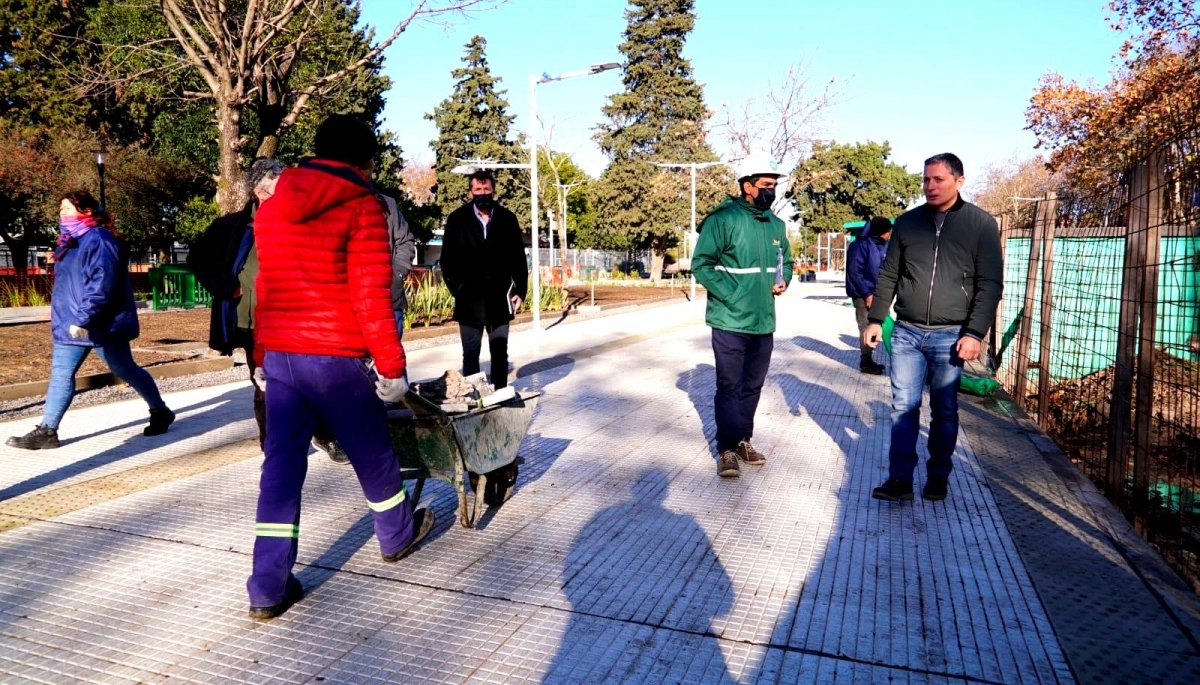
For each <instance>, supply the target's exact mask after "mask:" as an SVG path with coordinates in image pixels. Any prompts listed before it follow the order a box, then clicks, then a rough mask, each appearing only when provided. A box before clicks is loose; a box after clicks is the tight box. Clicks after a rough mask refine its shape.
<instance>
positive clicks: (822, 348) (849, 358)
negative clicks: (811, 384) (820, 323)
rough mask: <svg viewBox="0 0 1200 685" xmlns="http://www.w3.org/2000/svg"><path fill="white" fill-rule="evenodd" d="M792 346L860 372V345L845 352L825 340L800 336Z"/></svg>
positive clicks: (794, 339) (793, 341)
mask: <svg viewBox="0 0 1200 685" xmlns="http://www.w3.org/2000/svg"><path fill="white" fill-rule="evenodd" d="M792 344H793V345H795V346H796V347H799V348H801V349H804V350H811V351H813V352H816V353H817V354H819V355H821V356H822V357H827V358H829V359H832V360H833V361H835V362H838V363H839V364H844V365H845V366H846V367H848V368H851V369H854V370H855V371H858V345H857V344H855V345H852V347H853V348H854V349H850V350H844V349H842V348H840V347H834V346H833V345H830V344H829V343H827V342H825V341H824V340H817V339H816V338H810V337H808V336H806V335H798V336H796V337H794V338H792Z"/></svg>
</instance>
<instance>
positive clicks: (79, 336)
mask: <svg viewBox="0 0 1200 685" xmlns="http://www.w3.org/2000/svg"><path fill="white" fill-rule="evenodd" d="M67 333H69V334H70V335H71V337H72V338H75V339H76V340H84V339H85V338H87V337H88V336H87V329H86V328H80V327H79V326H76V325H75V324H71V325H70V326H67Z"/></svg>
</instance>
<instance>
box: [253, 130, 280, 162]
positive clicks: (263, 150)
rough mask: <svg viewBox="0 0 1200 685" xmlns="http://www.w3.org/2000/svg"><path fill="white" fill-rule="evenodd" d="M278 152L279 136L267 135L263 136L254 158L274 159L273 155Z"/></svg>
mask: <svg viewBox="0 0 1200 685" xmlns="http://www.w3.org/2000/svg"><path fill="white" fill-rule="evenodd" d="M278 151H279V136H277V135H269V136H264V137H263V139H262V142H261V143H259V144H258V151H257V152H255V153H254V157H255V158H256V159H257V158H259V157H265V158H268V159H271V158H274V157H275V153H276V152H278Z"/></svg>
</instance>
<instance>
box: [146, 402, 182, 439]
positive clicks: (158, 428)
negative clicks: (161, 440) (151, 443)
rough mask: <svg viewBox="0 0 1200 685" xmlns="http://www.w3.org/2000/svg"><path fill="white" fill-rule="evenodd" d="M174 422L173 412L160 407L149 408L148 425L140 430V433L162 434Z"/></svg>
mask: <svg viewBox="0 0 1200 685" xmlns="http://www.w3.org/2000/svg"><path fill="white" fill-rule="evenodd" d="M174 422H175V412H173V411H171V410H170V409H167V408H166V407H162V408H160V409H151V410H150V425H149V426H146V429H145V430H143V431H142V435H162V434H163V433H166V432H167V429H168V428H170V427H171V424H172V423H174Z"/></svg>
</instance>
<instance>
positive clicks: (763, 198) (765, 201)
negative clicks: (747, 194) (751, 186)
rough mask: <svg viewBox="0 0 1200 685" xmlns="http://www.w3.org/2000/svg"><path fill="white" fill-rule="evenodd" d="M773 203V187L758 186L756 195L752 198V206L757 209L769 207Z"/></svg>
mask: <svg viewBox="0 0 1200 685" xmlns="http://www.w3.org/2000/svg"><path fill="white" fill-rule="evenodd" d="M773 204H775V189H774V188H759V189H758V197H756V198H754V206H755V207H758V208H759V209H770V208H771V205H773Z"/></svg>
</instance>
